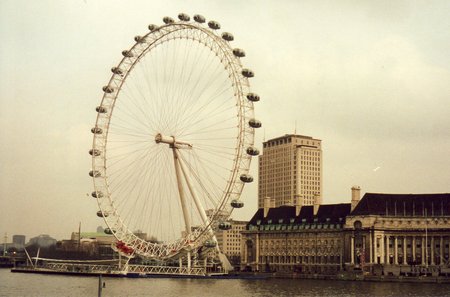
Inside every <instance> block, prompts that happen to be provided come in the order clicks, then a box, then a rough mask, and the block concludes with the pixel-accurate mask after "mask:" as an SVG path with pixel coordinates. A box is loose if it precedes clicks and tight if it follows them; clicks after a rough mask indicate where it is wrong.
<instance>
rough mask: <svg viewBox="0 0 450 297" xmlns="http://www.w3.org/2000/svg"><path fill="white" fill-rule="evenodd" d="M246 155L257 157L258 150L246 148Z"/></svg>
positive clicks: (251, 147)
mask: <svg viewBox="0 0 450 297" xmlns="http://www.w3.org/2000/svg"><path fill="white" fill-rule="evenodd" d="M247 154H249V155H250V156H257V155H259V150H258V149H257V148H256V147H253V146H250V147H248V148H247Z"/></svg>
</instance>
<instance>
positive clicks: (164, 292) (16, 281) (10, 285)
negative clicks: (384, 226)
mask: <svg viewBox="0 0 450 297" xmlns="http://www.w3.org/2000/svg"><path fill="white" fill-rule="evenodd" d="M103 281H104V282H105V284H106V287H105V288H104V289H103V292H102V293H103V294H102V296H104V297H107V296H157V297H172V296H174V297H175V296H177V297H179V296H183V297H198V296H215V297H216V296H217V297H220V296H227V297H229V296H239V297H263V296H264V297H278V296H292V297H293V296H321V297H322V296H393V297H394V296H395V297H399V296H442V297H444V296H450V285H449V284H422V283H380V282H349V281H323V280H301V279H296V280H291V279H267V280H239V279H219V280H217V279H174V278H168V279H157V278H145V279H133V278H103ZM0 296H45V297H53V296H55V297H56V296H58V297H60V296H76V297H84V296H98V278H96V277H78V276H60V275H42V274H24V273H11V272H10V271H9V269H0Z"/></svg>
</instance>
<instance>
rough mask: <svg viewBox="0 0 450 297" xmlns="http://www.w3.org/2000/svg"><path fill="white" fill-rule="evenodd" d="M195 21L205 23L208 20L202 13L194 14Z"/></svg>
mask: <svg viewBox="0 0 450 297" xmlns="http://www.w3.org/2000/svg"><path fill="white" fill-rule="evenodd" d="M194 21H196V22H197V23H200V24H203V23H204V22H205V21H206V20H205V17H204V16H202V15H200V14H196V15H194Z"/></svg>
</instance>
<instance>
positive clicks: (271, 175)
mask: <svg viewBox="0 0 450 297" xmlns="http://www.w3.org/2000/svg"><path fill="white" fill-rule="evenodd" d="M321 142H322V141H321V140H319V139H314V138H312V137H310V136H303V135H295V134H287V135H284V136H281V137H277V138H274V139H270V140H268V141H266V142H264V143H263V152H262V155H260V156H259V188H258V207H259V208H263V207H264V198H266V197H270V198H271V199H272V201H274V202H275V205H274V207H279V206H283V205H314V204H316V205H320V204H322V145H321Z"/></svg>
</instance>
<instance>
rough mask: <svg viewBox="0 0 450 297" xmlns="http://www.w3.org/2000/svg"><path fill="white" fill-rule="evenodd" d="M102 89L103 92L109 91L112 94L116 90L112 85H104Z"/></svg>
mask: <svg viewBox="0 0 450 297" xmlns="http://www.w3.org/2000/svg"><path fill="white" fill-rule="evenodd" d="M102 90H103V92H105V93H108V94H111V93H112V92H114V88H113V87H110V86H104V87H103V88H102Z"/></svg>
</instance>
